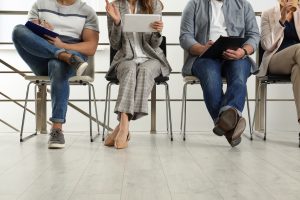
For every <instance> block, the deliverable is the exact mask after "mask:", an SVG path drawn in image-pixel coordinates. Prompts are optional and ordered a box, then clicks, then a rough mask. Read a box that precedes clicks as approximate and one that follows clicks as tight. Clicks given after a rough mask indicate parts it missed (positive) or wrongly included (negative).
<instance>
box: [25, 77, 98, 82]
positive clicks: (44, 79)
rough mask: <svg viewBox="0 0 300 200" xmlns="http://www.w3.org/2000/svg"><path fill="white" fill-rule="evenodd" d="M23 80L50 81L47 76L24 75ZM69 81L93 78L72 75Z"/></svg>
mask: <svg viewBox="0 0 300 200" xmlns="http://www.w3.org/2000/svg"><path fill="white" fill-rule="evenodd" d="M24 78H25V80H28V81H36V82H50V78H49V76H25V77H24ZM69 81H70V82H90V83H91V82H93V81H94V79H93V78H92V77H90V76H72V77H71V78H70V79H69Z"/></svg>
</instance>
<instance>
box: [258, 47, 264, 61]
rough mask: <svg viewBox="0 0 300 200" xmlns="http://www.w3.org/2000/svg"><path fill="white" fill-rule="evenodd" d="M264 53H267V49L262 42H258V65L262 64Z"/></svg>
mask: <svg viewBox="0 0 300 200" xmlns="http://www.w3.org/2000/svg"><path fill="white" fill-rule="evenodd" d="M264 53H265V50H264V49H263V48H262V46H261V43H260V42H259V44H258V65H260V64H261V61H262V57H263V55H264Z"/></svg>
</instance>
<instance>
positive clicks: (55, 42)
mask: <svg viewBox="0 0 300 200" xmlns="http://www.w3.org/2000/svg"><path fill="white" fill-rule="evenodd" d="M44 36H45V38H46V40H47V41H48V42H49V43H50V44H52V45H54V46H56V47H58V48H62V49H63V48H64V44H65V43H63V42H62V41H61V40H60V39H59V37H55V38H54V37H51V36H49V35H44Z"/></svg>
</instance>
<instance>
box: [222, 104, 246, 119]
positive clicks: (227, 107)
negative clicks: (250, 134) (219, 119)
mask: <svg viewBox="0 0 300 200" xmlns="http://www.w3.org/2000/svg"><path fill="white" fill-rule="evenodd" d="M229 108H233V109H235V110H236V111H237V113H238V114H239V116H240V117H242V113H241V111H239V110H238V109H236V108H235V107H232V106H223V107H222V108H221V109H220V112H219V116H220V114H221V113H222V112H224V111H225V110H228V109H229Z"/></svg>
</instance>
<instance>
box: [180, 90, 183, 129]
mask: <svg viewBox="0 0 300 200" xmlns="http://www.w3.org/2000/svg"><path fill="white" fill-rule="evenodd" d="M183 105H184V88H183V90H182V98H181V115H180V134H182V131H183V130H182V125H183Z"/></svg>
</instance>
